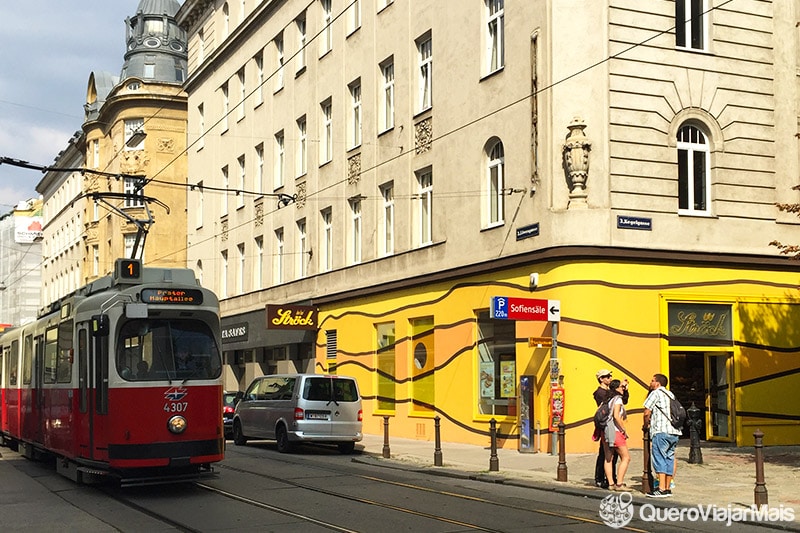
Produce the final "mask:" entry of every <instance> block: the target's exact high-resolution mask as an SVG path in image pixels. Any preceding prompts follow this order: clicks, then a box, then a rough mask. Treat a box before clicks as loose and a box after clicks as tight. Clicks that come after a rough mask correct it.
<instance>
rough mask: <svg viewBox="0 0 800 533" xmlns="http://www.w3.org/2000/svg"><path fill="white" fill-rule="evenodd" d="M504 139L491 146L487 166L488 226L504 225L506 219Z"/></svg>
mask: <svg viewBox="0 0 800 533" xmlns="http://www.w3.org/2000/svg"><path fill="white" fill-rule="evenodd" d="M504 150H505V149H504V147H503V143H502V141H499V140H498V141H495V142H494V143H492V144H491V146H489V151H488V153H487V156H488V165H487V167H486V192H487V194H486V198H487V204H486V222H487V224H486V225H487V226H488V227H494V226H502V225H503V224H504V223H505V221H504V206H503V187H505V151H504Z"/></svg>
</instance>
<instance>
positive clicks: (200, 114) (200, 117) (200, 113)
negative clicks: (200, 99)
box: [197, 104, 206, 150]
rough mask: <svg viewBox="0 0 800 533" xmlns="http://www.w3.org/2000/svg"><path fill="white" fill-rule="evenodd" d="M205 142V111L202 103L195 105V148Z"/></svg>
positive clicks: (198, 147) (199, 147) (200, 146)
mask: <svg viewBox="0 0 800 533" xmlns="http://www.w3.org/2000/svg"><path fill="white" fill-rule="evenodd" d="M205 142H206V113H205V110H204V109H203V104H200V105H199V106H197V149H198V150H200V149H201V148H202V147H203V146H204V145H205Z"/></svg>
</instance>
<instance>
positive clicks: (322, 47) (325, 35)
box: [319, 0, 333, 57]
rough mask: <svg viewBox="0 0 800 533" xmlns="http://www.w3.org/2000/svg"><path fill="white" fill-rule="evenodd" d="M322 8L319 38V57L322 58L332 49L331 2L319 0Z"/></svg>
mask: <svg viewBox="0 0 800 533" xmlns="http://www.w3.org/2000/svg"><path fill="white" fill-rule="evenodd" d="M319 3H320V7H322V33H321V35H320V36H319V56H320V57H322V56H324V55H325V54H327V53H328V52H330V51H331V49H332V48H333V29H332V26H333V14H332V13H331V0H320V2H319Z"/></svg>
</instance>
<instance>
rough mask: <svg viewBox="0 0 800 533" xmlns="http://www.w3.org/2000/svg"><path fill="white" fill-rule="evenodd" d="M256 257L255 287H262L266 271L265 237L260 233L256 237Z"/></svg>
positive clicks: (254, 270)
mask: <svg viewBox="0 0 800 533" xmlns="http://www.w3.org/2000/svg"><path fill="white" fill-rule="evenodd" d="M255 245H256V257H255V262H254V264H253V289H255V290H258V289H260V288H262V283H263V277H262V276H263V272H264V238H263V237H261V236H260V235H259V236H258V237H256V238H255Z"/></svg>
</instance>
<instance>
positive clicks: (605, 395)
mask: <svg viewBox="0 0 800 533" xmlns="http://www.w3.org/2000/svg"><path fill="white" fill-rule="evenodd" d="M595 377H596V378H597V383H598V386H597V389H596V390H595V391H594V394H593V395H592V396H593V397H594V403H595V404H596V405H597V406H598V407H600V404H601V403H603V402H605V401H606V400H608V399H609V391H608V384H609V383H611V370H608V369H607V368H602V369H600V370H598V371H597V373H596V374H595ZM622 389H623V392H622V403H623V404H627V403H628V397H629V396H630V394H629V393H628V380H627V379H625V380H622ZM599 441H600V449H599V450H598V452H597V462H596V463H595V465H594V484H595V485H596V486H598V487H600V488H601V489H607V488H608V487H609V484H613V485H616V484H617V479H616V476H617V458H618V457H619V454H617V452H616V451H614V458H613V459H612V461H611V471H612V473H613V475H614V479H613V480H611V479H606V473H605V468H604V466H603V465H604V463H605V450H604V448H603V436H602V435H600V436H599Z"/></svg>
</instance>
